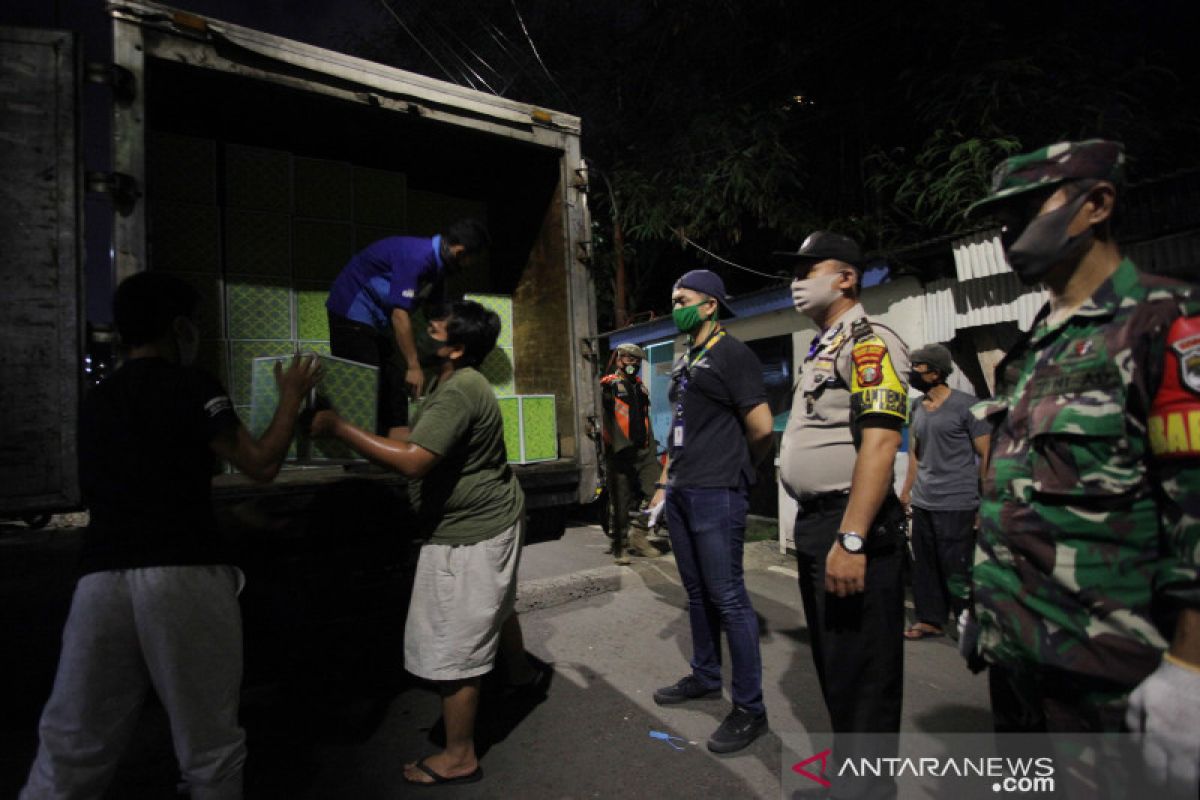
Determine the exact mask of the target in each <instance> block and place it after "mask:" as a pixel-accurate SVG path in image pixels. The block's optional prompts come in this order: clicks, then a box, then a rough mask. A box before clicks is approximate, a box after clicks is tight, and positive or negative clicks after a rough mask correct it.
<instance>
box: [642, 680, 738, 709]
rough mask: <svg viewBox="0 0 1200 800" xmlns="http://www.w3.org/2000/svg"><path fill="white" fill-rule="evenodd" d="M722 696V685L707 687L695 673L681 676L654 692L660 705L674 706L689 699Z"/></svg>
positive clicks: (655, 698) (655, 699)
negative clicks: (672, 683) (684, 676)
mask: <svg viewBox="0 0 1200 800" xmlns="http://www.w3.org/2000/svg"><path fill="white" fill-rule="evenodd" d="M720 696H721V687H720V686H718V687H717V688H715V689H706V688H704V684H703V683H701V682H700V681H699V680H698V679H697V678H696V676H695V675H688V676H687V677H686V678H680V679H679V680H678V681H676V682H675V684H674V685H673V686H665V687H663V688H662V689H659V690H657V691H656V692H655V693H654V702H656V703H658V704H659V705H660V706H673V705H675V704H676V703H685V702H687V701H688V700H703V699H709V698H714V697H720Z"/></svg>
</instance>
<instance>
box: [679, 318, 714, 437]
mask: <svg viewBox="0 0 1200 800" xmlns="http://www.w3.org/2000/svg"><path fill="white" fill-rule="evenodd" d="M724 338H725V329H724V328H722V329H720V330H718V331H717V332H716V333H714V334H713V335H712V336H710V337H708V341H707V342H705V343H704V347H703V348H701V350H700V352H699V353H697V354H696V355H695V356H694V357H692V358H691V359H689V358H688V357H687V356H686V355H685V356H684V357H683V370H682V373H683V374H681V375H680V376H679V394H678V395H677V396H676V398H675V420H676V422H678V421H679V420H681V419H683V396H684V395H685V394H686V393H687V388H688V383H689V382H690V381H691V379H692V376H691V373H692V367H694V366H696V365H697V364H699V363H700V360H701V359H702V358H704V357H705V356H706V355H708V351H709V350H712V349H713V347H715V346H716V344H717V342H719V341H721V340H722V339H724Z"/></svg>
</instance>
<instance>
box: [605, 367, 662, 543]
mask: <svg viewBox="0 0 1200 800" xmlns="http://www.w3.org/2000/svg"><path fill="white" fill-rule="evenodd" d="M614 356H615V357H614V359H613V370H612V371H611V372H609V374H607V375H605V376H604V377H603V378H601V379H600V389H601V400H602V403H603V405H604V424H603V433H604V461H605V472H606V474H607V476H608V492H609V495H608V499H609V509H610V511H611V513H610V516H609V521H608V527H609V534H610V535H611V536H612V554H613V557H614V560H615V561H616V562H617V563H618V564H628V563H629V551H633V552H634V553H637V554H638V555H639V556H660V555H662V553H661V552H660V551H659V550H658V548H656V547H655V546H654V545H652V544H650V542H649V541H648V540H647V539H646V531H645V530H644V529H643V528H642V527H638V526H634V527H632V528H631V527H630V524H629V515H630V513H631V512H636V511H637V510H638V508H639V506H641V505H643V504H644V503H645V502H648V501H649V500H650V498H651V497H653V496H654V490H655V485H654V484H655V482H656V481H657V480H658V476H659V473H661V472H662V466H661V465H660V464H659V463H658V443H657V442H656V441H655V440H654V428H653V427H652V426H651V424H650V393H649V392H648V391H647V390H646V384H644V383H642V379H641V378H640V377H638V372H639V371H640V370H641V367H642V362H643V361H645V360H646V352H645V351H644V350H642V348H640V347H638V346H637V345H636V344H630V343H625V344H620V345H617V349H616V351H615V353H614Z"/></svg>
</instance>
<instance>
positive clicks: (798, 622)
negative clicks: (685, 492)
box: [0, 526, 990, 800]
mask: <svg viewBox="0 0 1200 800" xmlns="http://www.w3.org/2000/svg"><path fill="white" fill-rule="evenodd" d="M43 535H44V536H45V537H46V545H45V546H46V548H48V549H47V550H46V552H47V553H48V554H47V555H45V556H44V557H43V558H42V561H41V569H42V570H43V571H45V572H46V574H48V575H51V576H56V578H54V579H51V578H47V579H45V580H39V579H38V578H37V577H36V576H35V575H31V574H30V572H29V570H20V571H18V570H14V569H8V570H4V569H0V603H2V605H0V624H3V626H4V628H3V629H0V630H3V634H4V639H5V640H6V641H7V642H8V643H9V644H10V645H12V644H15V645H17V646H18V648H19V649H14V648H13V647H6V648H5V652H6V654H7V655H5V660H6V661H7V662H9V664H8V668H7V669H6V674H8V675H9V676H10V677H9V679H8V680H6V681H5V686H6V687H7V688H8V690H9V691H7V692H5V695H6V697H7V698H8V704H7V705H6V706H3V707H0V711H2V710H3V709H4V708H7V709H9V711H13V712H14V713H10V714H4V715H0V797H8V796H11V795H12V794H14V793H15V791H16V789H17V787H19V786H20V784H21V782H22V780H23V777H24V771H25V770H27V769H28V764H29V761H30V759H31V758H32V754H33V749H34V747H35V745H36V732H35V729H34V726H35V714H36V712H35V711H31V709H36V707H38V706H40V703H41V702H42V699H44V693H45V691H46V690H47V689H48V680H49V677H52V671H53V663H52V660H53V652H52V642H53V640H54V634H53V631H54V629H55V626H56V625H57V626H58V627H59V628H60V627H61V620H57V621H55V619H54V614H55V613H62V612H65V607H63V605H62V603H63V597H64V595H63V587H64V586H66V587H67V589H68V590H69V584H66V583H64V580H66V577H65V576H67V575H69V570H65V569H64V567H63V560H64V558H65V557H66V555H67V554H68V553H69V552H70V547H69V546H67V545H65V544H62V542H65V541H66V537H67V536H69V532H68V533H59V534H57V536H58V537H60V538H58V539H55V538H54V537H55V534H54V533H53V532H48V533H45V534H43ZM6 538H7V537H6ZM55 541H58V542H59V544H58V545H57V546H55V545H54V544H53V543H54V542H55ZM606 542H607V540H606V539H605V538H604V535H603V533H601V532H600V531H599V529H597V528H594V527H587V526H577V527H571V528H568V529H567V531H566V533H565V534H564V536H563V537H562V538H561V539H558V540H554V541H546V542H539V543H534V544H531V545H529V546H528V547H527V549H526V551H525V555H524V557H523V563H522V570H521V578H522V598H521V601H520V602H521V606H522V607H523V608H524V609H527V610H525V611H524V612H523V614H522V624H523V627H524V631H525V637H526V645H527V649H528V650H529V651H530V653H531V654H532V655H533V657H535V658H537V659H539V660H541V661H543V662H545V663H549V664H552V665H553V669H554V677H553V680H552V683H551V685H550V689H549V692H548V693H547V695H546V696H545V698H544V699H541V700H540V702H534V701H530V702H528V703H526V704H524V705H522V704H520V703H509V704H504V705H496V704H489V706H488V707H487V708H485V709H484V710H483V712H482V713H481V734H480V739H481V741H480V749H481V751H482V764H483V767H484V771H485V778H484V780H483V781H482V782H480V783H478V784H473V785H468V786H461V787H443V788H439V789H437V790H436V793H437V794H438V795H439V796H441V797H456V798H457V797H462V798H496V797H521V798H606V797H614V798H656V799H657V798H676V797H678V798H693V797H712V798H727V797H728V798H734V797H737V798H743V797H764V798H776V797H779V796H780V765H781V758H782V756H781V752H782V748H781V741H780V738H779V737H780V736H781V735H783V736H787V735H788V734H790V733H793V732H804V731H823V730H827V729H828V717H827V715H826V713H825V710H824V706H823V704H822V702H821V700H820V696H819V691H818V688H817V680H816V675H815V673H814V671H813V668H812V662H811V656H810V651H809V646H808V634H807V629H806V627H805V625H804V621H803V618H802V614H801V611H800V599H799V590H798V589H797V586H796V582H795V573H794V569H793V567H794V565H793V563H792V561H791V560H790V558H788V557H786V556H780V555H779V554H778V553H777V552H776V551H775V548H774V547H773V546H772V545H771V544H770V543H756V544H754V545H752V546H750V547H749V548H748V557H747V572H746V579H747V584H748V587H749V590H750V593H751V596H752V599H753V602H754V606H755V609H756V610H757V612H758V614H759V617H760V625H761V629H762V648H763V678H764V694H765V700H766V704H767V708H768V713H769V715H770V722H771V728H772V733H770V734H769V735H766V736H764V737H762V738H761V739H759V740H758V741H757V742H756V743H755V744H753V745H752V746H751V747H750V748H748V749H747V750H746V751H744V752H742V753H739V754H736V755H733V756H725V757H720V756H715V755H713V754H710V753H709V752H708V751H707V750H706V749H705V747H704V741H705V739H706V738H707V737H708V735H709V734H710V733H711V732H712V731H713V729H714V728H715V727H716V726H717V724H718V723H719V722H720V720H721V718H722V717H723V716H724V715H725V713H727V712H728V710H729V702H728V700H727V699H722V700H711V701H705V702H702V703H698V704H695V705H694V706H676V707H671V708H660V707H658V706H656V705H655V704H654V702H653V700H652V697H651V695H652V693H653V690H654V689H655V688H656V687H658V686H662V685H666V684H669V683H672V682H674V681H675V680H677V679H678V678H679V677H681V676H682V675H684V674H685V673H686V671H687V658H688V652H689V647H690V645H689V636H688V630H687V618H686V614H685V612H684V605H685V596H684V593H683V589H682V587H681V586H680V585H679V580H678V575H677V573H676V571H675V567H674V564H673V563H672V561H671V560H670V558H669V557H663V558H659V559H637V560H635V563H634V566H633V567H630V568H621V567H616V566H614V565H612V564H611V563H610V559H609V558H608V557H607V556H605V555H604V553H603V549H604V547H605V545H606ZM10 548H11V545H10ZM3 549H4V548H3V546H0V550H3ZM35 549H36V548H35ZM54 554H57V556H58V557H57V558H54V557H53V555H54ZM0 563H8V564H9V565H10V566H11V563H12V562H0ZM14 587H19V588H20V589H21V590H22V592H23V594H21V595H20V597H21V598H23V599H21V600H20V601H19V602H16V601H14V602H8V601H9V600H11V599H12V598H13V597H14V594H13V591H14ZM31 593H32V595H39V596H40V595H44V596H42V597H41V599H40V600H36V601H35V600H34V599H31ZM38 608H41V609H42V610H41V611H40V612H39V611H38ZM31 614H40V616H39V617H37V618H36V619H33V618H30V617H29V616H28V615H31ZM380 624H388V625H392V624H394V616H385V617H381V623H380ZM395 633H397V634H398V632H395ZM47 642H50V643H51V645H50V647H51V652H50V654H49V658H50V664H49V665H47V664H46V663H45V662H46V660H47V657H48V654H47V647H48V645H47ZM352 644H353V643H352V642H350V643H348V645H347V646H350V645H352ZM13 667H16V671H14V670H13ZM47 676H49V677H47ZM14 679H15V680H18V681H20V682H21V684H23V686H24V690H23V691H22V688H21V686H18V685H15V684H14V683H13V682H12V681H13V680H14ZM726 687H727V690H728V683H727V684H726ZM14 695H18V696H20V697H21V698H23V701H22V702H16V701H14V700H13V696H14ZM727 697H728V694H727V692H726V698H727ZM14 709H15V711H14ZM243 719H244V724H245V726H246V728H247V731H248V743H249V749H250V758H249V761H248V763H247V797H248V798H251V800H253V798H289V799H290V798H321V799H322V800H325V799H326V798H348V799H350V798H352V799H353V800H373V799H374V798H381V799H382V798H385V797H386V798H395V797H405V796H410V795H415V794H420V793H422V792H423V790H419V789H414V788H411V787H408V786H407V785H405V783H404V781H403V778H402V772H403V764H404V763H405V762H406V761H409V760H413V759H415V758H416V757H419V756H421V755H423V754H425V753H428V752H433V751H434V750H435V749H436V747H437V746H436V744H435V742H436V740H437V738H438V735H439V732H440V725H439V703H438V698H437V696H436V694H435V693H434V692H433V691H431V690H430V689H429V688H427V687H425V686H423V685H421V684H419V683H417V682H414V681H410V680H405V679H403V678H399V679H397V680H396V681H394V682H391V683H387V682H384V683H381V682H379V681H366V682H357V681H355V680H354V679H353V676H350V679H349V680H347V679H346V676H345V675H342V676H340V679H337V678H335V677H331V676H329V675H325V676H324V679H323V680H318V681H313V680H309V681H301V682H279V683H277V684H273V683H271V682H270V681H267V682H259V683H258V684H256V685H254V686H252V687H250V688H248V690H247V692H246V694H245V697H244V700H243ZM989 728H990V715H989V713H988V707H987V687H986V681H985V680H984V678H983V677H982V676H973V675H971V674H970V673H969V672H968V671H967V670H966V669H965V667H964V666H963V665H962V661H961V659H960V658H959V657H958V655H957V653H956V652H955V650H954V647H953V644H952V642H950V641H949V640H948V639H939V640H930V641H924V642H916V643H909V644H907V645H906V662H905V703H904V729H905V730H912V731H930V732H950V731H963V732H970V731H981V732H982V731H987V730H989ZM651 732H660V733H667V734H670V735H672V736H678V737H680V739H679V740H676V741H677V743H679V742H681V743H682V744H681V747H682V749H678V750H677V749H674V748H673V747H672V746H671V745H670V744H669V743H668V742H666V741H663V740H662V739H660V738H655V737H652V736H651V735H650V734H651ZM176 780H177V776H176V771H175V766H174V759H173V756H172V753H171V749H170V737H169V733H168V729H167V726H166V720H165V718H164V716H163V714H162V711H161V709H160V708H158V707H157V705H154V704H151V705H149V706H148V707H147V709H146V710H145V712H144V714H143V720H142V724H141V726H140V728H139V730H138V733H137V735H136V737H135V739H134V741H133V743H132V744H131V747H130V749H129V752H128V753H127V756H126V758H125V760H124V761H123V762H122V765H121V767H120V769H119V771H118V774H117V777H116V779H115V781H114V783H113V786H112V788H111V790H110V792H109V795H108V796H109V797H110V798H120V800H141V798H147V799H148V798H163V797H171V796H174V786H175V782H176Z"/></svg>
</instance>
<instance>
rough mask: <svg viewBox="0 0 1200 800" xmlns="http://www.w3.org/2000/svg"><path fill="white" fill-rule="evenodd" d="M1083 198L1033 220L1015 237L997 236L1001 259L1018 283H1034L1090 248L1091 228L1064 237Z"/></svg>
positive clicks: (1004, 233) (1084, 197) (1080, 197)
mask: <svg viewBox="0 0 1200 800" xmlns="http://www.w3.org/2000/svg"><path fill="white" fill-rule="evenodd" d="M1087 198H1088V193H1087V192H1081V193H1080V194H1079V196H1078V197H1076V198H1075V199H1074V200H1072V201H1071V202H1069V203H1067V204H1066V205H1064V206H1062V207H1061V208H1056V209H1055V210H1054V211H1051V212H1050V213H1048V214H1044V215H1042V216H1040V217H1037V218H1035V219H1033V220H1032V221H1031V222H1030V223H1029V224H1027V225H1026V226H1025V227H1024V229H1022V230H1021V231H1020V232H1019V233H1018V232H1015V231H1013V232H1011V233H1010V232H1008V231H1005V232H1003V233H1002V234H1001V239H1000V241H1001V244H1002V245H1003V247H1004V256H1005V258H1006V259H1008V264H1009V266H1011V267H1012V269H1013V272H1015V273H1017V277H1018V278H1019V279H1020V280H1021V283H1024V284H1025V285H1027V286H1028V285H1032V284H1035V283H1037V282H1038V281H1040V280H1041V279H1042V278H1043V277H1045V275H1046V273H1048V272H1049V271H1050V270H1051V269H1052V268H1054V267H1055V266H1057V265H1058V264H1062V263H1064V262H1066V261H1071V260H1072V259H1076V258H1078V257H1079V256H1081V255H1082V254H1083V253H1084V252H1085V251H1086V250H1087V248H1088V247H1089V246H1090V245H1091V243H1092V238H1093V233H1092V229H1091V227H1088V229H1087V230H1085V231H1084V232H1083V233H1081V234H1079V235H1078V236H1068V235H1067V227H1068V226H1070V224H1071V220H1073V219H1074V218H1075V215H1076V214H1077V213H1079V209H1080V208H1082V207H1083V204H1084V203H1085V202H1087Z"/></svg>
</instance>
